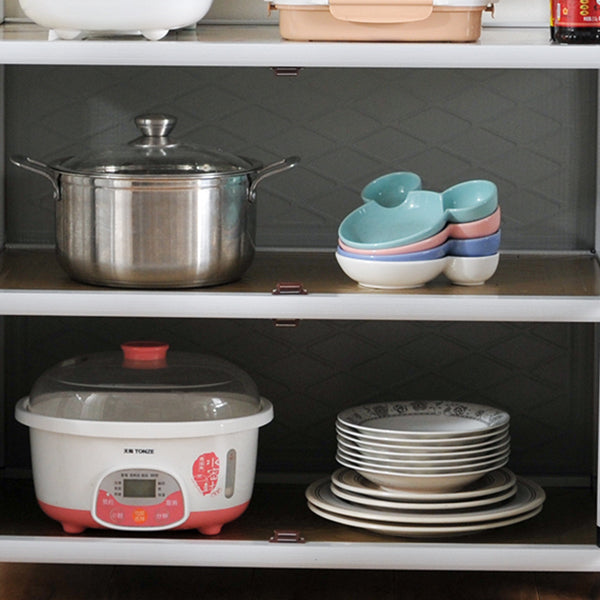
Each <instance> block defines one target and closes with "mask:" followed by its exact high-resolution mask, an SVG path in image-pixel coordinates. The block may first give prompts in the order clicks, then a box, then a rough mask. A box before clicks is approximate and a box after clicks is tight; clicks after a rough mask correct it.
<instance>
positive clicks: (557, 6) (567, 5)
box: [553, 0, 600, 27]
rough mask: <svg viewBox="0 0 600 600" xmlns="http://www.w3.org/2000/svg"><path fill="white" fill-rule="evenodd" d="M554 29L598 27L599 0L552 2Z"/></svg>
mask: <svg viewBox="0 0 600 600" xmlns="http://www.w3.org/2000/svg"><path fill="white" fill-rule="evenodd" d="M553 15H554V25H555V26H556V27H600V0H554V10H553Z"/></svg>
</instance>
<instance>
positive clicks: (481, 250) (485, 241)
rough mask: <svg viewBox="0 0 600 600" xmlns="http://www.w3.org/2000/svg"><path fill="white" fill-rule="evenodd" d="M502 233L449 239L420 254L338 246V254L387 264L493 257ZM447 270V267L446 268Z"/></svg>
mask: <svg viewBox="0 0 600 600" xmlns="http://www.w3.org/2000/svg"><path fill="white" fill-rule="evenodd" d="M500 237H501V232H500V230H498V231H497V232H496V233H493V234H492V235H487V236H484V237H480V238H471V239H465V240H457V239H449V240H446V241H445V242H444V243H443V244H440V245H439V246H435V247H434V248H430V249H429V250H421V251H420V252H407V253H401V254H368V253H361V254H358V253H356V252H354V251H353V250H352V248H350V249H348V250H344V248H342V247H341V246H338V248H337V253H338V254H340V255H341V256H347V257H349V258H357V259H359V260H367V261H386V262H394V261H395V262H409V261H419V260H435V259H438V258H443V257H445V256H470V257H479V256H491V255H492V254H497V253H498V250H499V249H500ZM446 268H447V267H446Z"/></svg>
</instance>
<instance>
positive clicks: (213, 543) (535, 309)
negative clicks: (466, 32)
mask: <svg viewBox="0 0 600 600" xmlns="http://www.w3.org/2000/svg"><path fill="white" fill-rule="evenodd" d="M46 36H47V32H46V31H45V30H43V29H41V28H39V27H37V26H34V25H31V24H16V23H8V24H5V25H2V26H0V63H1V64H4V65H9V64H10V65H19V64H23V65H25V64H37V65H57V64H59V65H90V66H93V65H137V66H147V65H148V66H198V67H211V66H231V67H235V66H237V67H240V66H241V67H244V66H246V67H298V68H300V67H338V68H353V67H356V68H362V67H367V68H368V67H373V68H457V67H460V68H514V69H519V68H540V69H545V68H552V69H557V68H558V69H563V68H566V69H599V68H600V47H593V48H590V47H578V46H570V47H559V46H553V45H552V44H550V43H549V41H548V33H547V31H546V30H545V29H541V28H540V29H504V28H490V29H488V30H487V31H484V34H483V36H482V40H481V42H479V43H476V44H450V45H448V44H419V45H411V44H408V45H407V44H347V43H303V42H292V43H290V42H282V41H281V40H280V38H279V34H278V30H277V28H276V27H275V26H204V25H201V26H199V27H198V28H197V29H196V30H195V31H189V30H186V31H182V32H179V33H172V34H170V35H169V37H168V38H167V39H166V40H164V41H161V42H146V41H141V40H137V39H133V40H128V39H118V40H85V41H61V40H56V41H48V40H47V39H46ZM415 48H417V49H418V52H415ZM275 60H276V61H277V64H274V62H275ZM3 74H4V71H3V67H0V77H3ZM2 102H3V98H0V111H1V110H2V106H1V103H2ZM598 105H600V100H599V101H598ZM2 112H3V111H2ZM0 136H1V139H4V132H3V131H2V130H0ZM599 146H600V144H599ZM0 148H1V149H0V153H3V151H4V150H3V144H2V145H1V146H0ZM2 158H4V157H3V156H2ZM4 162H5V161H4V160H2V161H0V164H1V165H4ZM0 168H2V169H3V166H2V167H0ZM1 174H2V176H4V173H3V172H2V173H1ZM599 179H600V170H599ZM599 194H600V192H597V198H596V207H597V208H596V234H595V239H596V247H597V248H598V247H600V195H599ZM2 225H3V224H2ZM0 230H1V231H4V227H3V226H2V227H0ZM2 242H3V240H2ZM300 254H301V253H295V252H290V253H287V254H286V253H282V254H281V255H279V256H277V257H275V258H276V260H287V261H290V263H292V264H293V265H294V266H293V268H292V269H291V270H290V277H295V276H296V273H298V274H299V277H301V278H302V280H303V283H305V284H306V285H307V288H308V291H309V293H308V294H307V295H305V296H304V295H303V296H297V297H296V296H285V297H281V296H280V297H277V296H274V295H273V294H272V287H273V286H274V285H275V284H276V283H277V282H278V278H277V276H274V274H275V273H276V272H279V271H278V270H277V269H275V268H272V267H270V266H269V265H270V264H271V263H270V262H269V261H271V260H272V259H273V256H269V253H265V255H264V258H265V261H266V262H265V264H266V265H267V267H265V270H264V272H262V275H261V277H260V285H259V286H258V287H256V286H246V287H245V286H244V284H241V285H240V286H237V285H235V284H234V285H232V286H227V287H224V288H222V289H220V290H216V291H215V290H200V291H198V290H195V291H175V292H173V291H164V292H142V291H126V290H105V289H98V288H92V287H91V286H83V285H79V284H75V283H73V282H68V281H65V276H61V275H59V273H60V271H59V268H58V267H57V265H56V263H55V261H54V260H53V257H52V252H51V251H43V250H41V251H35V250H32V251H27V250H23V249H19V248H14V249H13V248H8V249H6V250H5V251H4V253H3V255H0V262H1V267H0V314H2V315H79V316H103V317H116V316H137V317H169V316H178V317H189V318H200V317H205V318H224V319H226V318H264V319H293V318H304V319H364V318H365V314H368V315H369V316H368V318H369V319H382V320H385V319H397V320H448V321H475V320H480V321H490V320H491V321H494V320H497V321H501V320H505V321H506V320H508V321H522V322H532V321H538V322H585V323H591V324H594V325H595V328H596V340H598V339H599V338H600V336H599V335H598V334H599V333H600V332H598V324H599V323H600V265H599V264H598V259H597V257H596V255H595V253H592V254H588V253H568V254H565V255H562V254H555V255H551V256H550V255H548V256H544V255H539V254H536V253H531V255H527V253H520V254H519V255H516V254H513V255H511V254H510V253H507V254H506V257H505V258H506V262H507V264H508V263H511V261H512V263H514V264H515V265H517V266H516V268H515V272H518V264H519V261H523V262H522V263H521V264H525V265H538V264H539V265H543V264H544V263H546V264H549V262H548V261H564V264H565V267H564V272H567V271H569V270H573V269H575V270H577V269H581V272H582V273H584V275H583V276H582V278H581V281H580V282H579V283H576V284H574V285H573V286H569V285H567V286H562V285H559V286H558V287H556V288H554V287H552V284H548V285H546V286H545V287H544V286H543V285H542V287H541V288H539V289H537V290H536V288H535V287H534V288H531V289H527V290H519V289H518V286H516V280H515V277H512V278H511V277H508V279H507V281H508V284H507V287H506V288H499V289H497V290H493V292H491V293H490V291H489V288H488V291H487V292H485V291H483V292H482V291H480V290H468V291H458V290H453V291H452V292H451V293H448V290H447V287H448V286H445V287H444V286H442V287H438V288H436V287H434V288H431V289H428V290H426V291H416V292H414V291H411V292H408V293H390V292H384V293H378V292H372V291H364V290H362V291H361V290H357V289H356V286H355V285H353V284H352V282H348V281H345V283H339V280H338V283H336V284H334V285H332V284H330V283H328V284H327V285H325V284H323V282H322V281H320V280H319V279H318V278H316V279H315V278H314V276H313V271H311V270H308V271H303V270H302V269H300V264H305V263H307V262H308V263H311V261H313V260H314V261H316V264H317V267H318V265H319V264H325V263H319V262H318V261H321V260H327V258H324V257H321V256H317V253H314V254H313V253H309V252H307V253H304V254H302V255H301V256H300V257H299V255H300ZM503 258H504V257H503ZM331 259H332V257H331V256H329V260H330V262H331ZM294 261H295V262H294ZM258 262H259V263H260V262H261V259H259V261H258ZM501 262H502V261H501ZM333 266H334V268H335V265H333ZM258 268H259V270H260V269H261V268H263V267H261V265H260V264H259V266H258ZM19 269H21V272H20V273H19ZM317 270H318V268H317ZM37 271H43V276H42V278H41V279H39V278H34V279H33V280H32V279H30V278H29V277H28V276H29V275H31V274H34V273H36V272H37ZM14 272H17V275H16V276H13V273H14ZM553 272H554V271H553ZM577 272H578V273H579V271H577ZM332 273H333V271H332ZM286 276H287V272H286ZM339 277H340V276H339V273H338V279H339ZM306 278H308V279H306ZM341 278H342V279H343V276H342V277H341ZM334 279H335V276H334ZM576 279H577V278H576ZM307 282H308V283H307ZM351 284H352V285H351ZM511 286H512V287H511ZM515 286H516V287H515ZM415 300H418V302H415ZM416 305H418V306H417V308H415V306H416ZM596 344H598V342H596ZM598 354H600V352H598V351H597V356H596V365H598V360H599V357H598ZM598 371H600V369H598V367H597V368H596V373H595V383H596V388H600V384H599V383H598V377H599V373H598ZM597 404H598V389H596V405H597ZM596 412H597V414H596V417H597V418H598V410H597V409H596ZM1 425H2V423H0V426H1ZM596 446H598V444H597V442H596ZM1 460H2V457H1V456H0V464H2V463H1ZM596 481H597V478H596ZM596 485H597V484H596ZM299 489H301V488H299ZM599 496H600V494H599V493H598V488H596V504H595V507H596V511H595V512H596V514H595V520H596V531H595V532H593V533H594V538H595V534H596V532H598V531H600V502H599V501H598V497H599ZM591 528H593V525H591ZM0 561H5V562H39V563H45V562H51V563H86V564H107V563H110V564H135V565H154V564H161V565H173V566H206V567H222V566H231V567H265V566H268V567H273V566H276V567H281V568H338V569H373V568H375V569H413V570H421V569H423V570H430V569H431V568H432V566H434V567H435V569H441V570H460V569H464V570H491V571H503V570H508V571H598V572H600V550H599V548H598V546H597V545H596V543H595V542H594V541H590V542H589V543H582V544H579V543H577V544H569V543H556V544H554V543H538V544H536V543H477V542H476V541H475V542H468V543H461V542H460V541H458V542H455V541H448V542H447V541H444V542H427V541H417V542H411V543H404V542H397V541H394V540H393V539H391V538H390V541H388V540H387V539H386V541H379V542H377V543H372V542H363V541H351V542H348V541H346V540H333V541H332V540H325V541H323V540H319V539H318V538H317V539H315V540H314V541H313V540H312V539H310V537H309V539H308V540H307V541H306V543H291V544H281V543H280V544H274V543H272V542H271V541H269V539H268V537H267V536H263V537H262V538H261V539H254V540H245V539H244V540H240V539H238V540H235V539H234V540H229V539H203V538H200V539H198V538H193V539H189V538H184V539H180V538H175V539H173V538H160V537H134V536H114V537H110V536H108V537H98V536H87V535H82V536H77V537H67V536H64V535H60V534H58V535H57V534H55V533H54V534H53V533H50V534H43V533H42V532H39V533H33V534H31V533H26V534H14V533H10V532H8V533H6V532H5V533H0Z"/></svg>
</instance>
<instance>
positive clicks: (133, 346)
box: [121, 341, 169, 369]
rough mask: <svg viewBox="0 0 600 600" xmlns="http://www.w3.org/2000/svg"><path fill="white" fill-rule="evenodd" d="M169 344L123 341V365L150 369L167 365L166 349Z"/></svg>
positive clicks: (131, 367)
mask: <svg viewBox="0 0 600 600" xmlns="http://www.w3.org/2000/svg"><path fill="white" fill-rule="evenodd" d="M168 349H169V344H166V343H164V342H153V341H136V342H125V343H123V344H121V350H123V358H124V363H123V366H124V367H126V368H130V369H152V368H161V367H166V366H167V350H168Z"/></svg>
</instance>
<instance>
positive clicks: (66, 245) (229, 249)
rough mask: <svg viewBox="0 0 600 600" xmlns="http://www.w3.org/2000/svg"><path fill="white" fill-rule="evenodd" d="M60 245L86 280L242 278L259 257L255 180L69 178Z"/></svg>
mask: <svg viewBox="0 0 600 600" xmlns="http://www.w3.org/2000/svg"><path fill="white" fill-rule="evenodd" d="M58 185H59V192H60V194H59V199H58V200H57V202H56V207H57V211H56V245H57V254H58V259H59V261H60V263H61V265H62V267H63V268H64V269H65V270H66V271H67V273H69V274H70V275H71V277H73V278H74V279H77V280H79V281H83V282H86V283H92V284H99V285H108V286H117V287H130V288H177V287H200V286H210V285H216V284H222V283H226V282H230V281H234V280H236V279H239V278H240V277H241V276H242V274H243V273H244V272H245V271H246V269H247V268H248V267H249V266H250V264H251V262H252V259H253V257H254V249H255V234H256V206H255V203H254V202H252V201H250V196H251V195H250V185H251V182H250V177H249V176H248V175H247V174H244V175H229V176H225V175H220V176H218V177H202V178H193V177H189V178H188V177H165V178H160V177H152V178H134V177H128V178H116V177H114V178H107V177H92V176H85V175H78V174H69V173H62V174H61V175H60V177H59V180H58Z"/></svg>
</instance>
